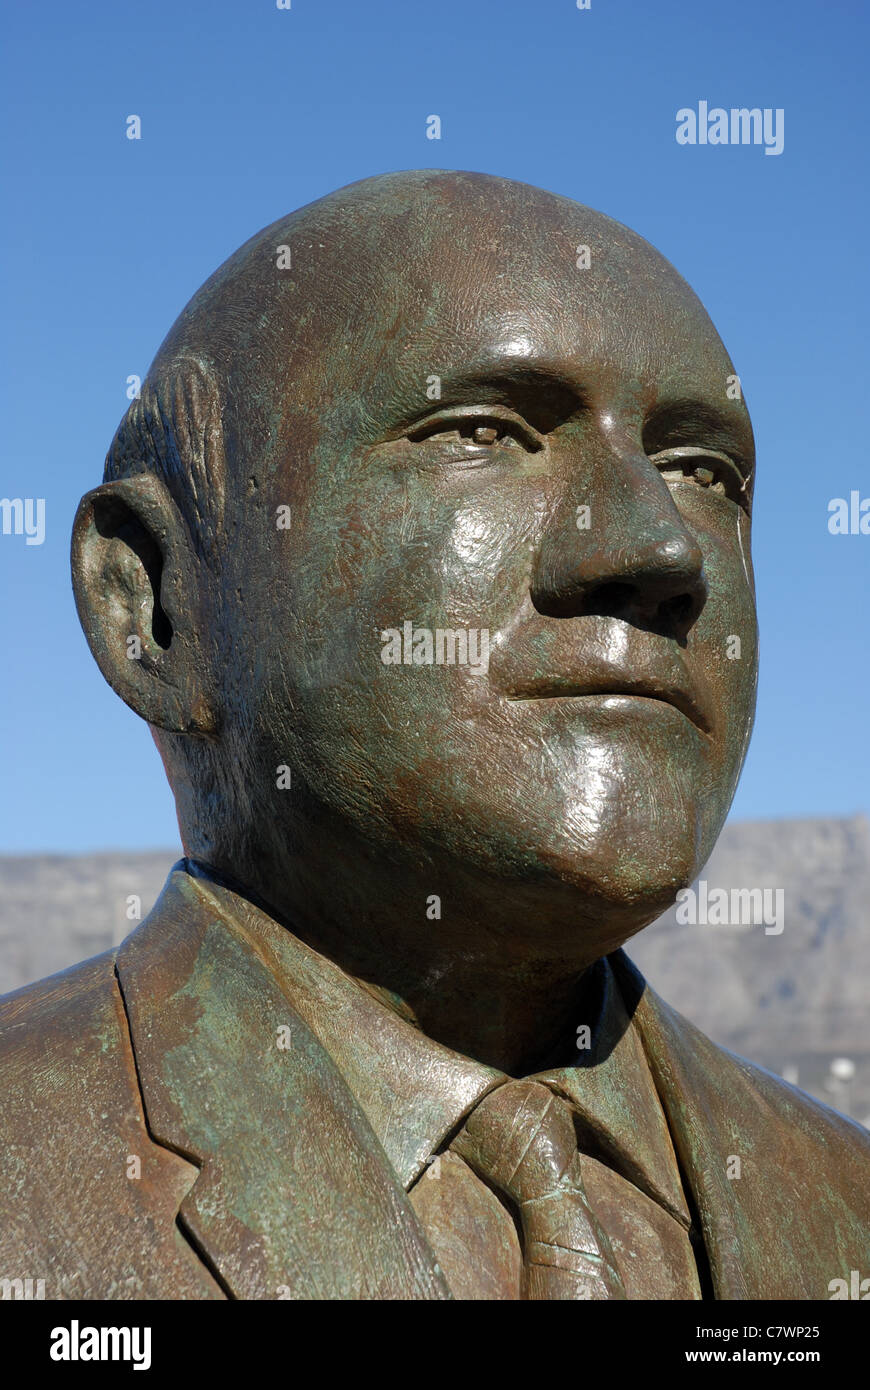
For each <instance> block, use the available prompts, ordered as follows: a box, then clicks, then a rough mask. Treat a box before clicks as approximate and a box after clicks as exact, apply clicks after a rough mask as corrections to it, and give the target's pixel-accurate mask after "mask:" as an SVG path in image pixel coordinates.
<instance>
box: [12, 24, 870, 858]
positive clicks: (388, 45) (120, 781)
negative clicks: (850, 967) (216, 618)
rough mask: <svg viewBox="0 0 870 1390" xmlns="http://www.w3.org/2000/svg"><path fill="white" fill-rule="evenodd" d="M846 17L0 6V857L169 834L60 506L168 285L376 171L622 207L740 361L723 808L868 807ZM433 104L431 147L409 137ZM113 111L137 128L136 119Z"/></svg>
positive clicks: (160, 316) (147, 339)
mask: <svg viewBox="0 0 870 1390" xmlns="http://www.w3.org/2000/svg"><path fill="white" fill-rule="evenodd" d="M868 27H870V25H868V11H867V7H866V6H865V4H864V3H863V0H826V3H825V4H824V5H822V4H818V3H813V4H811V3H808V0H763V3H759V0H730V3H728V4H719V5H712V4H708V5H699V4H698V3H697V0H659V2H658V3H655V0H592V4H591V8H590V9H589V10H588V11H579V10H578V9H577V7H576V0H527V3H521V2H520V0H439V3H437V4H426V3H422V2H420V3H415V2H414V0H366V3H362V0H292V8H291V9H290V10H289V11H281V10H278V9H277V6H276V4H275V0H149V3H142V4H138V5H130V4H127V5H124V4H119V3H118V0H114V3H103V0H89V3H88V4H87V5H86V6H71V5H69V4H68V3H60V2H59V0H41V3H40V4H39V5H27V6H25V5H21V4H19V5H15V6H9V7H7V13H6V19H5V28H6V31H7V41H6V44H5V46H4V48H5V51H4V55H3V57H2V68H0V93H2V95H0V102H2V128H3V130H4V131H5V143H4V147H3V155H2V170H3V182H4V187H5V188H6V190H7V198H6V200H5V210H4V211H3V213H2V228H0V230H2V254H0V275H2V293H3V302H4V304H5V306H6V313H5V315H4V319H5V330H4V332H3V334H2V352H3V357H2V370H0V387H2V407H3V421H4V430H3V441H2V469H0V495H3V496H8V497H16V496H19V497H44V498H45V499H46V537H45V541H44V543H43V544H42V545H41V546H26V545H25V543H24V538H23V537H21V536H14V535H7V536H0V584H2V593H3V604H2V619H0V620H2V624H3V631H2V648H3V652H4V655H5V658H6V660H5V662H4V667H5V670H4V679H3V682H2V693H0V702H2V727H3V731H4V749H3V756H2V769H3V771H2V780H3V797H2V804H0V852H6V853H11V852H24V851H28V850H56V851H80V850H88V849H100V848H113V847H130V848H144V847H150V846H156V845H164V844H167V845H172V844H173V843H175V842H176V841H177V829H176V825H175V815H174V807H173V803H172V798H171V794H170V792H169V789H168V786H167V785H166V783H165V779H164V776H163V771H162V768H161V765H160V761H159V759H158V757H157V754H156V751H155V749H154V747H153V745H152V743H151V739H150V736H149V734H148V731H147V729H146V727H145V726H144V725H143V724H141V722H140V721H139V720H138V719H137V718H136V716H134V715H133V714H132V713H130V711H129V710H127V709H126V708H125V706H123V705H122V704H121V702H120V701H119V700H118V699H117V697H116V696H115V695H114V694H113V693H112V692H111V691H110V690H109V688H108V686H107V685H105V684H104V682H103V680H102V677H101V676H100V675H99V672H98V671H97V668H96V666H95V665H94V663H93V660H92V658H91V656H90V654H89V652H88V650H87V646H86V644H85V641H84V637H83V636H82V633H81V631H80V628H79V626H78V621H77V618H76V614H75V608H74V605H73V600H72V594H71V590H70V583H69V561H68V549H69V530H70V525H71V522H72V518H73V515H74V512H75V507H76V503H77V501H78V499H79V497H80V495H81V494H82V493H83V492H85V491H86V490H87V489H88V488H89V487H91V486H93V485H94V484H95V483H97V482H98V481H99V479H100V476H101V471H102V462H103V457H104V455H105V451H106V448H107V446H108V444H109V441H110V439H111V437H112V434H113V433H114V430H115V427H116V425H117V423H118V421H119V419H120V417H121V415H122V414H123V412H124V410H125V409H126V405H127V400H126V397H125V390H126V381H127V378H128V376H130V375H131V374H133V373H137V374H139V375H140V376H144V374H145V372H146V370H147V367H148V365H149V363H150V361H151V358H152V357H153V355H154V352H155V351H156V349H157V347H158V345H159V344H160V342H161V340H162V338H163V337H164V335H165V333H166V331H167V330H168V328H169V327H170V325H171V323H172V322H173V320H174V319H175V318H176V316H177V314H178V313H179V311H180V310H181V309H182V308H183V306H184V304H185V303H186V301H187V300H188V298H189V297H190V295H191V294H192V293H193V292H194V291H195V290H196V289H197V287H198V286H199V285H200V284H201V283H202V281H203V280H205V279H206V278H207V276H208V275H209V274H210V273H211V272H212V270H214V269H215V267H216V266H217V265H218V264H219V263H220V262H221V261H223V260H224V259H225V258H226V256H227V255H229V254H230V253H231V252H232V251H233V250H235V248H236V247H237V246H238V245H240V244H241V242H243V241H244V240H246V239H247V238H248V237H249V236H250V235H251V234H252V233H253V232H255V231H257V230H258V229H259V228H260V227H262V226H264V225H266V224H267V223H269V222H271V221H273V220H274V219H275V218H277V217H279V216H281V215H282V214H284V213H286V212H289V211H290V210H291V209H293V208H295V207H298V206H299V205H301V204H303V203H306V202H309V201H311V200H312V199H313V198H317V197H319V196H320V195H322V194H324V193H326V192H328V191H330V190H331V189H333V188H337V187H339V186H341V185H342V184H346V183H349V182H351V181H352V180H354V179H358V178H363V177H366V176H368V175H370V174H375V173H381V172H384V171H386V170H391V169H403V168H417V167H434V166H440V167H444V168H460V169H478V170H484V171H486V172H489V173H495V174H501V175H505V176H507V177H510V178H516V179H522V180H525V181H526V182H529V183H533V184H538V185H540V186H541V187H544V188H550V189H553V190H555V191H556V192H558V193H562V194H565V195H566V196H568V197H571V198H576V199H577V200H578V201H580V202H583V203H587V204H589V205H590V206H592V207H595V208H598V209H600V210H601V211H603V212H606V213H608V214H609V215H610V216H612V217H616V218H617V219H619V220H620V221H622V222H625V223H627V224H628V225H629V226H631V227H633V228H634V229H635V230H636V231H638V232H640V233H641V234H642V235H643V236H645V237H647V238H648V239H649V240H650V241H651V242H652V243H653V244H654V245H655V246H657V247H658V248H659V250H661V251H662V252H663V253H664V254H665V255H666V256H667V257H668V258H669V259H670V260H671V261H673V263H674V264H675V265H676V266H677V268H678V269H679V270H680V271H681V272H682V273H683V274H684V275H685V276H686V278H687V279H688V280H689V282H690V283H691V284H692V286H693V287H694V288H695V290H696V291H697V292H698V294H699V295H700V297H701V299H702V300H703V302H704V304H705V305H706V307H707V309H708V310H709V311H710V313H711V315H712V317H713V320H714V322H715V323H716V325H717V327H718V329H719V331H720V333H721V334H722V337H723V338H724V340H725V343H726V345H727V347H728V349H729V351H730V353H731V356H732V358H733V359H734V361H735V364H736V366H737V370H738V372H739V373H740V375H741V379H742V382H743V386H744V390H745V393H746V398H747V402H748V405H749V408H750V411H751V413H752V417H753V422H754V425H755V430H756V435H757V440H758V450H759V477H758V489H757V501H756V510H755V528H754V529H755V535H754V549H755V562H756V572H757V580H758V596H759V612H760V621H761V634H762V664H761V682H760V698H759V706H758V719H757V723H756V730H755V735H754V738H753V742H752V745H751V748H750V752H749V757H748V760H747V764H746V768H745V771H744V774H743V779H742V782H741V785H740V788H739V790H738V794H737V799H736V801H735V805H734V809H733V811H732V818H739V819H745V818H748V817H753V818H754V817H769V816H802V815H841V814H843V815H847V814H851V813H853V812H855V811H865V812H866V811H867V810H868V791H867V785H868V758H867V733H866V727H867V726H866V717H867V691H868V686H870V679H868V677H870V657H868V645H870V644H868V638H867V612H868V600H870V584H868V574H870V536H861V535H856V536H852V535H847V536H832V535H831V534H830V533H829V531H828V527H827V520H828V502H829V500H830V499H831V498H833V497H848V496H849V493H850V491H851V490H853V489H858V490H859V492H860V494H861V496H862V497H865V496H868V495H870V476H868V466H867V428H866V405H865V402H866V400H867V396H868V382H870V364H868V353H867V334H866V329H865V321H866V314H867V276H868V271H867V266H868V253H867V246H866V243H867V237H866V227H867V221H868V218H867V211H868V209H867V161H866V130H867V103H866V86H865V67H866V52H867V39H868V33H867V31H868ZM700 100H704V101H707V102H708V104H709V106H710V107H713V106H722V107H725V108H731V107H732V106H735V107H740V106H750V107H753V106H758V107H762V108H764V107H770V108H782V109H783V111H784V113H785V116H784V131H785V142H784V150H783V152H782V154H780V155H774V156H767V155H765V153H764V150H763V148H761V147H759V146H751V145H750V146H736V147H734V146H711V145H707V146H700V145H699V146H694V147H691V146H680V145H678V144H677V142H676V139H675V131H676V112H677V111H678V110H679V109H680V108H682V107H697V103H698V102H699V101H700ZM433 113H436V114H438V115H439V116H440V117H441V121H442V138H441V140H440V141H432V140H428V139H427V138H426V118H427V116H429V115H431V114H433ZM130 114H137V115H139V116H140V117H141V119H142V139H141V140H139V141H130V140H128V139H126V137H125V122H126V118H127V116H128V115H130Z"/></svg>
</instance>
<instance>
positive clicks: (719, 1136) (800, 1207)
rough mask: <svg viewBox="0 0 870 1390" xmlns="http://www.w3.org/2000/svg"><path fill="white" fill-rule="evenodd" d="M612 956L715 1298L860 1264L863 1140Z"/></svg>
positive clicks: (839, 1273)
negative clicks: (710, 1034) (714, 1037)
mask: <svg viewBox="0 0 870 1390" xmlns="http://www.w3.org/2000/svg"><path fill="white" fill-rule="evenodd" d="M610 959H611V962H612V964H613V967H614V970H615V973H616V975H617V979H618V980H619V983H620V988H621V990H622V993H623V998H624V999H625V1001H626V1004H627V1006H628V1008H629V1011H630V1012H632V1011H633V1023H634V1026H635V1027H636V1028H637V1029H638V1031H639V1033H640V1036H641V1039H642V1042H643V1045H644V1049H645V1051H646V1054H647V1059H648V1061H649V1065H650V1069H651V1071H652V1073H653V1078H654V1080H655V1083H656V1086H657V1089H658V1092H659V1095H660V1097H661V1101H662V1105H663V1107H664V1109H665V1113H666V1115H667V1118H668V1123H669V1126H670V1129H671V1134H672V1137H673V1140H674V1147H675V1149H676V1152H677V1155H678V1157H679V1160H680V1163H681V1166H682V1169H683V1172H684V1176H685V1178H686V1180H687V1183H688V1185H689V1187H690V1189H691V1192H692V1195H693V1197H694V1201H695V1207H696V1209H697V1212H698V1217H699V1220H700V1223H701V1228H702V1231H703V1237H704V1243H705V1246H706V1249H707V1255H708V1258H709V1262H710V1269H711V1274H712V1279H713V1287H714V1291H715V1295H716V1297H717V1298H720V1299H747V1298H748V1299H762V1298H771V1299H784V1298H803V1299H827V1298H830V1296H831V1295H830V1292H829V1284H830V1282H831V1280H833V1279H835V1278H839V1277H843V1276H845V1278H846V1279H847V1280H848V1279H849V1274H850V1270H851V1269H853V1268H858V1269H863V1268H864V1267H865V1266H866V1263H867V1244H868V1231H870V1201H868V1183H867V1173H868V1161H870V1141H868V1138H867V1136H866V1135H865V1134H864V1132H863V1131H862V1130H860V1129H859V1128H858V1126H857V1125H854V1124H852V1123H851V1122H850V1121H849V1120H846V1119H844V1118H843V1117H842V1116H840V1115H837V1114H836V1113H835V1112H834V1111H831V1110H829V1109H828V1108H827V1107H826V1106H821V1105H818V1104H817V1103H816V1102H815V1101H813V1100H812V1099H811V1098H810V1097H809V1096H806V1095H804V1094H803V1093H802V1092H800V1091H797V1090H795V1089H794V1088H793V1087H791V1086H788V1085H786V1083H785V1082H783V1081H780V1080H779V1078H778V1077H775V1076H773V1075H771V1074H770V1073H769V1072H766V1071H764V1070H762V1069H761V1068H759V1067H755V1066H753V1065H752V1064H751V1063H749V1062H746V1061H744V1060H743V1059H742V1058H740V1057H736V1056H734V1055H733V1054H731V1053H729V1052H726V1051H725V1050H724V1049H722V1048H719V1047H717V1046H716V1045H715V1044H714V1043H712V1042H711V1041H710V1040H709V1038H706V1037H705V1036H704V1034H703V1033H701V1032H699V1030H698V1029H697V1028H695V1027H694V1026H693V1025H692V1024H691V1023H689V1022H688V1020H687V1019H685V1018H683V1017H682V1016H681V1015H680V1014H678V1013H676V1012H675V1011H674V1010H673V1009H670V1008H669V1007H668V1006H667V1004H665V1003H664V1001H663V1000H661V999H660V998H659V997H658V995H657V994H656V993H655V992H654V991H653V990H651V989H650V988H649V986H648V985H646V984H645V982H644V980H643V977H642V976H641V975H640V974H639V972H638V971H637V970H636V969H635V967H634V966H633V965H632V963H631V961H630V960H629V959H628V958H627V956H625V955H624V954H623V952H622V951H619V952H617V953H616V954H615V955H614V956H612V957H610ZM735 1159H736V1160H739V1163H735ZM729 1174H731V1176H729Z"/></svg>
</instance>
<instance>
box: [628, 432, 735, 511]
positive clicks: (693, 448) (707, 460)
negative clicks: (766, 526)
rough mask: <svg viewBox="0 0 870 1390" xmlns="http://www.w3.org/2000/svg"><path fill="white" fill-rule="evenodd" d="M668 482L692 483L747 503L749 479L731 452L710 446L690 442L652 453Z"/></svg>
mask: <svg viewBox="0 0 870 1390" xmlns="http://www.w3.org/2000/svg"><path fill="white" fill-rule="evenodd" d="M650 463H654V464H655V466H656V468H657V469H658V470H659V472H660V473H661V475H662V477H663V478H664V479H665V481H666V482H669V483H683V482H690V483H694V484H696V485H697V486H698V487H700V488H703V489H704V491H705V492H712V493H718V494H720V495H721V496H723V497H730V498H731V499H732V500H733V501H735V502H737V503H739V505H740V506H746V488H747V483H748V479H747V478H745V477H744V475H743V473H742V472H741V470H740V468H739V467H738V465H737V464H736V463H735V462H734V460H733V459H732V458H730V457H729V456H728V454H723V453H720V452H719V450H718V449H707V448H703V447H701V446H700V445H694V444H689V445H685V446H683V447H680V448H676V449H662V451H661V452H660V453H658V454H652V455H650Z"/></svg>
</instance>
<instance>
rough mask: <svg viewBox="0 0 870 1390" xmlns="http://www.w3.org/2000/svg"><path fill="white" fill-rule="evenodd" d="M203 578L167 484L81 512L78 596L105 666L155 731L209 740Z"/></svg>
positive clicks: (213, 714) (92, 498)
mask: <svg viewBox="0 0 870 1390" xmlns="http://www.w3.org/2000/svg"><path fill="white" fill-rule="evenodd" d="M201 570H202V562H201V561H200V560H199V558H198V557H197V556H196V555H195V553H194V551H193V548H192V546H191V545H190V541H189V538H188V534H187V530H186V528H185V526H184V522H183V520H182V518H181V515H180V513H179V511H178V508H177V507H176V505H175V502H174V501H173V499H172V497H171V496H170V494H169V492H168V491H167V489H166V487H165V486H164V485H163V483H162V482H160V481H159V479H157V478H154V477H152V476H150V475H147V474H139V475H137V476H136V477H132V478H123V479H121V480H119V481H117V482H112V483H105V484H103V486H102V487H98V488H95V489H94V490H93V492H89V493H87V494H86V496H85V497H83V498H82V500H81V502H80V503H79V508H78V512H77V513H76V519H75V524H74V526H73V536H72V575H73V588H74V590H75V598H76V607H77V608H78V613H79V618H80V620H81V624H82V627H83V628H84V630H85V636H86V637H87V639H88V645H89V646H90V649H91V651H92V652H93V655H94V658H95V660H96V662H97V665H98V666H99V668H100V670H101V671H102V673H103V675H104V676H105V678H106V680H107V681H108V682H109V685H110V686H111V687H112V689H113V690H114V691H116V692H117V694H118V695H120V697H121V699H122V700H124V701H125V703H126V704H128V705H129V706H130V708H131V709H133V710H135V711H136V713H137V714H140V715H141V716H142V718H143V719H146V720H147V721H148V723H149V724H153V725H155V726H156V727H157V728H160V729H166V730H168V731H169V732H171V733H189V734H201V735H206V736H208V735H213V734H215V733H216V732H217V727H218V715H217V707H216V704H215V702H214V694H215V692H214V691H213V690H212V689H211V688H210V680H209V676H208V673H207V671H206V669H205V668H206V663H205V661H204V659H203V658H204V654H205V650H207V646H208V644H207V643H206V644H203V642H202V640H201V635H200V602H199V596H200V594H201V593H202V591H203V590H202V588H201V585H202V581H203V576H202V573H201Z"/></svg>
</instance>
